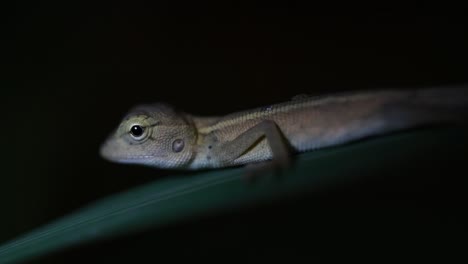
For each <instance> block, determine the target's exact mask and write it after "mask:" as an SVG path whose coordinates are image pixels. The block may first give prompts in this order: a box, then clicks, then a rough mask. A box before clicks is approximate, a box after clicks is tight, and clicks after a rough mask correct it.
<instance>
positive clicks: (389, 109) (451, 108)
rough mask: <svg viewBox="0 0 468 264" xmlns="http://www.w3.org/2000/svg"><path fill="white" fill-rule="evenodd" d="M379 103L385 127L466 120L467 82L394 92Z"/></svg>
mask: <svg viewBox="0 0 468 264" xmlns="http://www.w3.org/2000/svg"><path fill="white" fill-rule="evenodd" d="M395 95H396V98H399V99H395V100H394V99H391V97H388V98H390V99H388V101H387V102H386V103H384V104H383V105H382V111H381V113H383V116H382V117H383V118H382V120H385V121H386V122H384V129H383V130H384V131H386V130H397V129H403V128H409V127H414V126H420V125H429V124H444V123H445V124H446V123H457V124H468V85H466V86H458V87H437V88H430V89H420V90H412V91H404V92H397V93H396V94H395Z"/></svg>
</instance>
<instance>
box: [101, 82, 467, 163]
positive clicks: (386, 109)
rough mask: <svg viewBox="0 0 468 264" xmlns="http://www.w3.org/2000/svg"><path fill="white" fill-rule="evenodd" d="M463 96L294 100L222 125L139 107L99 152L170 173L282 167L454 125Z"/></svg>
mask: <svg viewBox="0 0 468 264" xmlns="http://www.w3.org/2000/svg"><path fill="white" fill-rule="evenodd" d="M466 94H467V93H466V88H463V89H445V90H438V89H430V90H413V91H396V90H395V91H391V90H389V91H378V92H356V93H347V94H336V95H330V96H323V97H308V98H299V99H293V100H291V101H288V102H285V103H280V104H276V105H272V106H268V107H262V108H257V109H253V110H249V111H244V112H239V113H234V114H230V115H227V116H224V117H199V116H193V115H190V114H187V113H184V112H180V111H177V110H176V109H174V108H173V107H170V106H168V105H165V104H160V103H158V104H153V105H142V106H138V107H136V108H135V109H132V110H131V111H130V112H129V113H128V114H127V116H126V117H125V118H124V119H123V121H122V122H121V124H120V125H119V127H118V129H117V130H116V131H115V132H114V133H113V134H112V135H111V136H110V137H109V138H108V139H107V140H106V142H105V143H104V144H103V145H102V148H101V155H102V156H103V157H104V158H106V159H108V160H111V161H114V162H119V163H134V164H142V165H147V166H153V167H159V168H169V169H200V168H219V167H228V166H236V165H243V164H248V163H256V162H260V161H266V160H270V159H272V160H273V161H274V162H275V163H278V164H280V166H283V165H285V164H287V163H288V160H289V157H290V156H291V154H292V153H298V152H304V151H309V150H313V149H318V148H323V147H329V146H334V145H339V144H343V143H346V142H351V141H354V140H357V139H361V138H365V137H368V136H374V135H380V134H384V133H389V132H392V131H397V130H401V129H407V128H412V127H417V126H420V125H424V124H432V123H441V122H452V121H459V120H461V119H463V118H464V117H465V116H466V109H467V102H468V100H467V95H466ZM461 110H462V111H461ZM461 112H462V113H463V115H462V114H460V113H461ZM135 126H136V128H135ZM132 127H133V130H134V131H133V132H132ZM138 127H139V128H141V129H139V128H138ZM140 132H141V135H140V134H139V133H140Z"/></svg>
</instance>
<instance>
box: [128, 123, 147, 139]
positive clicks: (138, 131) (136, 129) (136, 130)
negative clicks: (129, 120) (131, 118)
mask: <svg viewBox="0 0 468 264" xmlns="http://www.w3.org/2000/svg"><path fill="white" fill-rule="evenodd" d="M144 133H145V129H144V128H143V127H141V126H139V125H133V126H132V127H131V128H130V135H132V137H133V138H134V139H142V138H143V136H144Z"/></svg>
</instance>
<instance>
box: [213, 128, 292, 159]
mask: <svg viewBox="0 0 468 264" xmlns="http://www.w3.org/2000/svg"><path fill="white" fill-rule="evenodd" d="M263 138H266V140H267V144H268V146H269V147H270V149H271V152H272V155H273V157H272V161H271V163H270V165H273V166H274V167H280V168H284V167H287V166H288V165H289V163H290V159H291V155H290V154H291V148H290V146H289V144H288V142H287V140H286V138H285V137H284V135H283V133H282V132H281V130H280V129H279V127H278V126H277V124H276V123H275V122H274V121H271V120H264V121H261V122H260V123H258V124H257V125H255V126H253V127H251V128H250V129H248V130H247V131H245V132H244V133H242V134H240V135H239V136H237V137H236V138H235V139H234V140H231V141H229V142H226V143H224V144H220V145H218V146H217V147H216V148H214V149H213V154H215V155H216V157H217V158H218V160H219V161H220V163H221V164H222V165H225V166H229V165H232V163H233V162H234V161H235V160H236V159H237V158H239V157H241V156H242V155H244V154H246V153H248V152H249V151H250V150H252V149H253V147H255V146H256V144H259V143H260V141H261V140H262V139H263Z"/></svg>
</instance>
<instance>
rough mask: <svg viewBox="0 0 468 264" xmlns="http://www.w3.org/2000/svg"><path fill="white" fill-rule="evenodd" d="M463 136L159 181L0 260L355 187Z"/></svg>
mask: <svg viewBox="0 0 468 264" xmlns="http://www.w3.org/2000/svg"><path fill="white" fill-rule="evenodd" d="M466 132H467V130H466V128H463V129H459V128H449V129H434V128H433V129H425V130H413V131H407V132H403V133H397V134H394V135H390V136H382V137H378V138H373V139H368V140H364V141H361V142H357V143H353V144H347V145H345V146H341V147H336V148H328V149H323V150H318V151H313V152H308V153H304V154H301V155H298V156H297V159H296V162H295V164H294V166H293V167H292V168H291V169H289V170H287V171H286V172H284V173H283V174H282V175H280V177H272V176H274V175H272V172H268V173H265V175H259V177H258V178H257V179H256V180H255V181H254V182H250V183H249V182H248V181H246V179H245V177H244V176H245V169H244V168H231V169H223V170H211V171H202V172H191V173H185V174H183V175H175V176H173V177H167V178H165V179H163V180H157V181H154V182H152V183H150V184H146V185H145V186H141V187H138V188H134V189H131V190H128V191H126V192H123V193H120V194H116V195H113V196H111V197H108V198H106V199H103V200H101V201H97V202H95V203H94V204H91V205H89V206H88V207H86V208H84V209H82V210H79V211H77V212H75V213H73V214H70V215H69V216H66V217H64V218H62V219H58V220H57V221H55V222H53V223H50V224H48V225H46V226H43V227H40V228H38V229H36V230H34V231H32V232H30V233H27V234H25V235H23V236H21V237H18V238H16V239H14V240H13V241H11V242H9V243H6V244H4V245H2V246H1V247H0V262H12V261H24V260H31V259H34V257H38V256H41V255H44V254H46V253H47V254H49V253H51V252H55V251H57V250H60V249H64V248H66V247H70V246H76V245H79V244H80V243H86V242H89V241H94V240H99V239H104V238H110V237H113V236H121V235H125V234H131V233H133V232H136V231H142V230H145V229H148V228H161V227H164V226H166V225H168V224H171V223H175V222H178V221H182V220H187V219H192V218H196V217H200V216H204V215H207V214H216V213H220V212H223V211H225V210H232V209H233V208H241V207H243V206H251V205H253V204H261V203H262V202H266V201H270V200H272V199H281V198H284V197H286V196H289V195H298V194H304V193H310V192H314V191H318V190H321V189H323V188H326V187H327V186H330V185H336V184H344V183H347V182H350V181H356V180H357V179H356V177H357V176H356V175H360V174H362V173H360V172H363V171H365V172H367V175H368V174H369V173H373V172H374V173H376V172H378V171H379V170H382V169H385V168H388V167H390V166H392V164H398V162H403V161H405V160H408V159H411V158H414V157H415V156H420V157H421V156H424V155H426V154H427V152H428V150H430V149H434V148H435V147H440V148H444V149H446V150H448V151H450V149H453V148H460V146H466V145H467V142H468V139H467V136H466V135H467V134H468V133H466ZM431 155H445V154H443V153H437V152H433V153H431Z"/></svg>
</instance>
